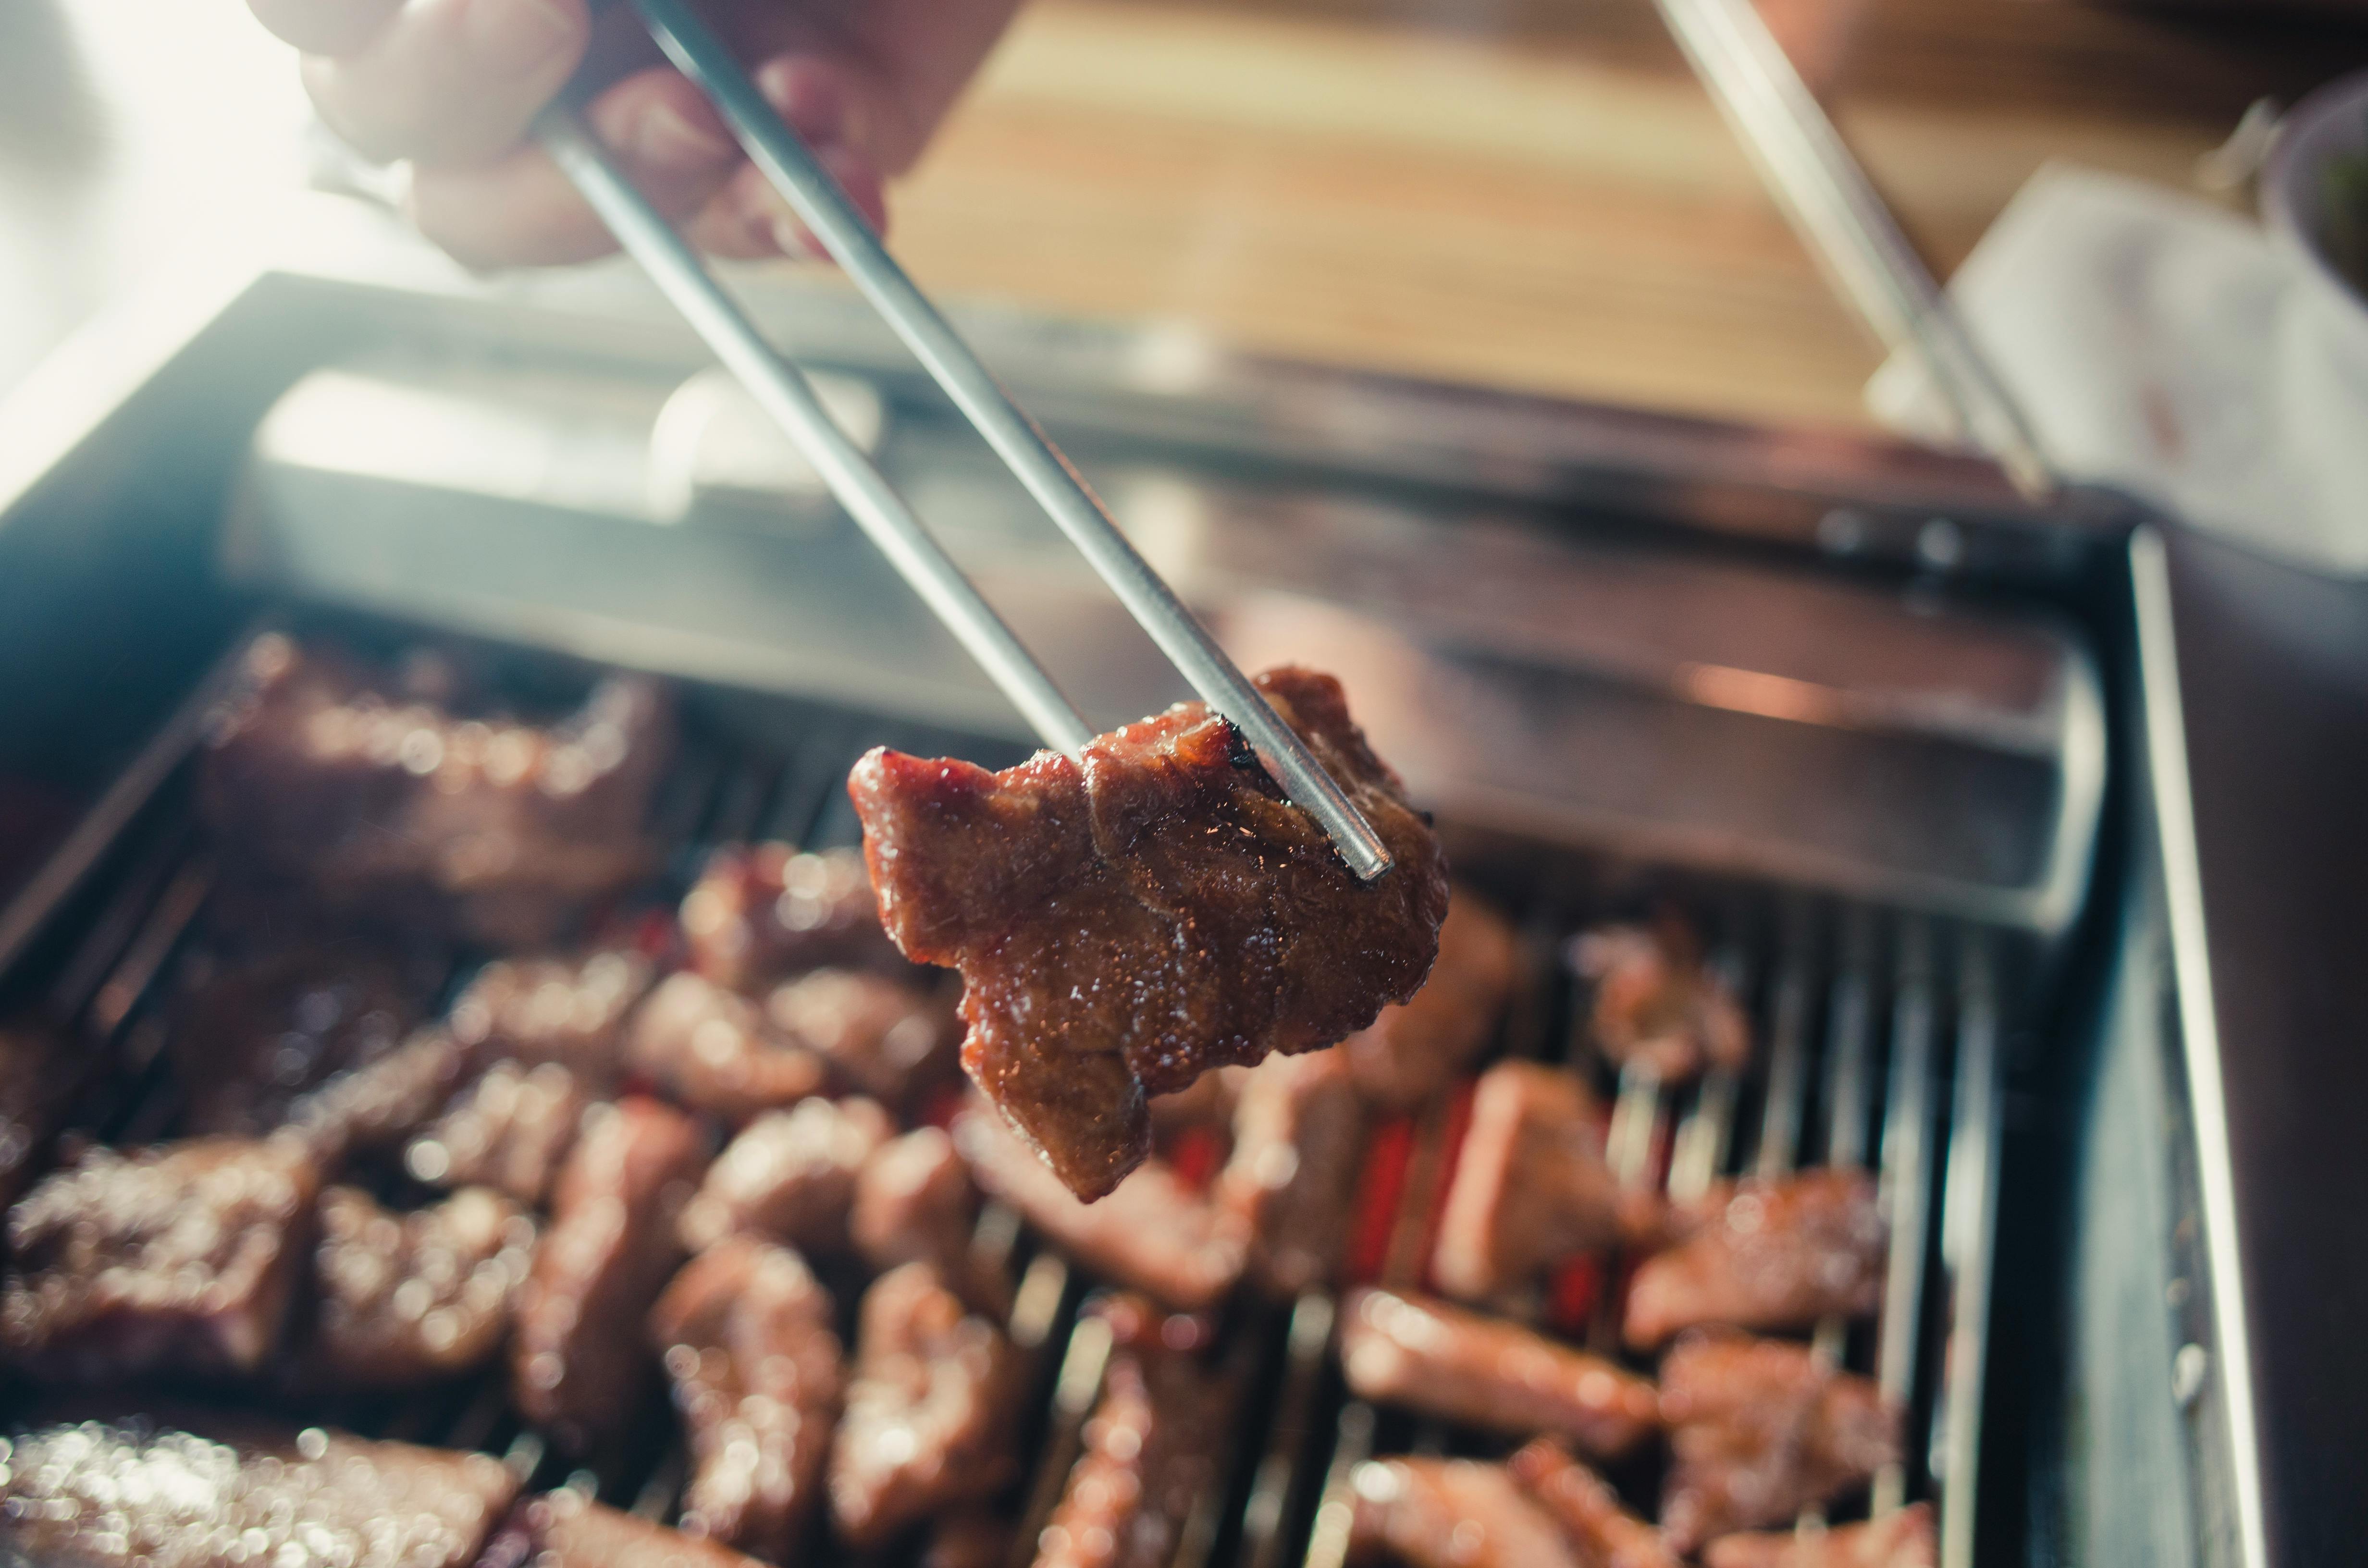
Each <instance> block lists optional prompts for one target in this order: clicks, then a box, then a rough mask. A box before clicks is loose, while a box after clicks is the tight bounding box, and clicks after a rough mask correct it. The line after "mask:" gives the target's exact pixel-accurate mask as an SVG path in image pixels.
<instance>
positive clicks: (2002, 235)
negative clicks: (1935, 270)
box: [1866, 165, 2368, 574]
mask: <svg viewBox="0 0 2368 1568" xmlns="http://www.w3.org/2000/svg"><path fill="white" fill-rule="evenodd" d="M2299 265H2300V264H2299V262H2298V261H2297V260H2296V259H2295V258H2294V257H2292V256H2288V255H2287V254H2286V253H2284V252H2283V251H2282V250H2280V249H2278V248H2276V247H2274V246H2273V245H2272V244H2271V241H2270V239H2269V237H2268V236H2267V235H2266V234H2264V233H2262V231H2261V230H2260V228H2259V227H2258V226H2256V225H2255V224H2253V223H2251V222H2248V221H2246V220H2244V219H2240V218H2237V217H2235V216H2232V215H2231V214H2229V213H2228V212H2226V211H2224V210H2221V209H2219V208H2216V207H2212V206H2208V205H2206V204H2205V203H2203V202H2201V201H2198V200H2195V199H2191V198H2188V197H2183V196H2180V195H2178V194H2177V193H2175V192H2172V191H2169V190H2166V189H2163V188H2161V187H2156V186H2151V185H2147V184H2145V183H2143V182H2141V181H2137V180H2134V179H2128V178H2124V177H2122V176H2116V175H2106V174H2099V173H2097V172H2095V171H2093V170H2089V169H2080V168H2074V167H2070V166H2066V165H2049V166H2048V167H2045V168H2043V169H2042V170H2040V172H2039V173H2038V174H2036V175H2034V176H2032V179H2031V182H2030V183H2029V184H2027V185H2025V186H2024V187H2022V189H2021V191H2019V192H2017V193H2016V195H2015V198H2014V199H2013V201H2011V202H2010V203H2009V204H2008V206H2007V210H2005V211H2004V212H2002V213H2000V214H1999V216H1998V222H1996V223H1995V224H1993V225H1992V226H1991V228H1990V231H1989V233H1987V234H1985V235H1983V236H1982V241H1981V244H1979V245H1977V246H1976V247H1975V250H1974V254H1973V255H1972V256H1969V257H1968V258H1966V261H1965V264H1964V267H1960V268H1959V269H1958V271H1957V275H1956V277H1955V278H1953V279H1952V280H1951V282H1950V284H1949V293H1950V295H1951V297H1952V299H1953V300H1954V301H1956V305H1957V309H1958V310H1959V312H1961V313H1962V315H1963V317H1964V323H1965V327H1966V330H1967V331H1968V332H1969V333H1970V334H1972V335H1973V337H1974V339H1975V342H1976V343H1977V344H1979V345H1980V347H1982V349H1983V351H1984V352H1985V353H1986V354H1987V355H1988V357H1989V358H1990V359H1991V360H1992V362H1993V363H1994V364H1995V365H1996V367H1997V369H1998V375H1999V377H2000V378H2001V379H2002V380H2003V381H2005V382H2006V384H2007V387H2008V389H2009V391H2011V392H2013V393H2014V395H2015V397H2016V398H2017V399H2018V400H2019V401H2020V402H2021V403H2022V405H2023V407H2024V408H2025V409H2026V410H2027V411H2028V413H2029V415H2030V417H2031V421H2032V424H2033V425H2034V426H2036V427H2037V429H2038V433H2039V438H2040V443H2041V445H2042V447H2043V448H2044V449H2045V451H2046V453H2047V455H2048V457H2049V459H2050V460H2051V461H2052V462H2053V464H2054V465H2055V468H2056V470H2057V472H2061V473H2064V474H2066V475H2067V476H2068V477H2071V478H2075V479H2080V480H2087V481H2092V482H2096V483H2105V484H2112V485H2115V486H2118V487H2119V488H2121V489H2123V490H2126V491H2129V492H2131V493H2132V494H2136V495H2138V496H2140V497H2142V498H2144V499H2146V500H2147V501H2150V502H2152V503H2154V504H2155V505H2157V506H2160V507H2161V508H2163V509H2164V510H2166V511H2168V512H2169V513H2171V514H2172V515H2174V516H2176V517H2180V518H2183V519H2184V520H2185V521H2187V522H2189V523H2191V524H2192V525H2194V526H2195V527H2197V528H2203V529H2206V530H2208V531H2210V532H2213V533H2216V534H2219V535H2222V536H2224V537H2226V538H2227V539H2230V540H2235V541H2237V542H2239V543H2243V544H2248V545H2250V546H2252V547H2254V548H2256V549H2258V550H2261V551H2266V552H2269V553H2271V554H2274V555H2278V556H2281V557H2283V558H2285V559H2287V560H2290V561H2294V562H2299V563H2302V564H2305V565H2308V566H2312V567H2316V568H2317V569H2319V570H2321V571H2327V572H2335V573H2342V574H2368V352H2363V349H2362V344H2363V342H2368V332H2364V331H2360V330H2357V325H2358V324H2354V323H2351V322H2346V321H2341V320H2332V319H2330V316H2329V312H2330V311H2332V310H2335V309H2340V308H2346V307H2343V306H2340V305H2339V304H2338V302H2336V301H2332V300H2331V299H2330V298H2329V297H2328V293H2327V291H2325V290H2315V289H2313V288H2312V287H2310V286H2309V285H2310V283H2311V280H2310V279H2307V278H2304V277H2302V276H2301V275H2300V273H2299V272H2298V270H2297V268H2298V267H2299ZM1866 400H1867V405H1868V407H1869V408H1870V409H1872V410H1873V413H1874V415H1875V417H1876V418H1878V419H1880V420H1882V421H1883V422H1884V424H1886V425H1888V426H1891V427H1892V428H1894V429H1896V430H1898V431H1900V432H1901V433H1903V434H1906V435H1908V436H1912V437H1917V438H1918V439H1923V440H1930V441H1936V442H1941V443H1947V442H1949V441H1951V440H1952V439H1953V438H1954V437H1955V435H1956V432H1955V429H1954V427H1953V426H1952V421H1951V419H1950V417H1949V415H1948V412H1947V408H1946V405H1945V404H1943V403H1941V401H1940V399H1939V397H1938V396H1937V395H1936V394H1935V392H1934V391H1933V388H1932V386H1931V384H1930V380H1929V379H1928V378H1927V377H1926V376H1925V375H1924V373H1923V370H1922V368H1921V367H1920V366H1919V365H1918V364H1917V363H1916V362H1915V361H1914V360H1912V359H1911V358H1908V357H1907V356H1905V355H1894V356H1893V357H1892V358H1890V359H1889V360H1888V361H1887V362H1885V363H1884V366H1883V368H1882V369H1879V370H1877V371H1876V372H1875V374H1874V377H1873V380H1872V381H1869V382H1868V383H1867V388H1866Z"/></svg>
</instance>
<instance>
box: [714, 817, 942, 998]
mask: <svg viewBox="0 0 2368 1568" xmlns="http://www.w3.org/2000/svg"><path fill="white" fill-rule="evenodd" d="M682 934H683V940H684V942H685V944H686V945H687V946H688V947H689V949H690V960H691V963H692V964H693V965H694V966H695V967H696V968H697V969H698V971H699V972H700V973H701V974H703V975H705V976H707V978H708V979H710V980H712V981H713V982H715V983H717V984H718V985H723V986H729V987H731V988H732V989H733V990H734V991H738V992H741V993H743V994H746V995H750V996H756V995H760V994H763V992H764V991H765V989H766V988H767V987H768V986H769V985H771V984H772V983H774V982H776V981H779V980H782V979H786V978H787V977H788V976H790V975H792V974H797V973H801V972H803V971H806V970H810V969H820V968H823V967H824V966H825V965H847V966H856V967H861V968H869V969H879V970H884V971H897V970H903V969H905V968H907V967H908V966H907V965H906V964H905V960H904V959H903V957H902V956H901V955H899V954H898V953H897V951H896V949H895V946H894V944H893V943H891V942H890V941H889V940H888V934H887V933H886V932H885V931H883V930H882V929H881V928H880V904H879V902H878V901H877V900H876V899H874V898H873V897H872V895H871V871H870V870H868V869H866V868H865V867H864V864H863V854H862V852H861V851H860V850H856V849H831V850H826V851H825V852H823V853H822V854H819V855H801V854H799V853H798V852H797V851H796V850H794V849H792V848H791V847H790V846H788V845H786V844H734V845H727V846H724V847H723V848H721V849H718V850H717V851H716V852H715V853H714V854H713V855H712V856H711V857H710V858H709V859H708V862H707V869H705V870H704V871H702V872H701V873H700V878H699V881H698V882H697V883H696V884H694V885H693V886H692V888H691V890H690V892H689V893H687V894H685V895H684V897H683V901H682Z"/></svg>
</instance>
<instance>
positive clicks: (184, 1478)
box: [0, 1416, 518, 1568]
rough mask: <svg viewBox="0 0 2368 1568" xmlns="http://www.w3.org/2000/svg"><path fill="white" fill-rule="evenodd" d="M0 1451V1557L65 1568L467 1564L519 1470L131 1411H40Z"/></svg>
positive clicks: (314, 1434) (478, 1458) (357, 1441)
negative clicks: (92, 1417) (113, 1415)
mask: <svg viewBox="0 0 2368 1568" xmlns="http://www.w3.org/2000/svg"><path fill="white" fill-rule="evenodd" d="M10 1448H11V1451H10V1452H9V1454H8V1462H7V1463H6V1464H5V1465H0V1560H5V1561H7V1562H28V1563H31V1562H40V1563H71V1564H75V1565H77V1568H114V1565H117V1564H120V1565H121V1568H232V1565H233V1564H247V1565H254V1564H278V1565H281V1568H326V1565H329V1564H336V1565H338V1568H466V1565H467V1564H469V1563H472V1562H475V1561H476V1560H477V1551H478V1548H479V1546H480V1544H481V1543H483V1542H484V1540H485V1538H486V1535H487V1533H488V1531H489V1530H490V1529H491V1528H492V1527H493V1525H494V1523H495V1520H497V1519H499V1518H500V1517H501V1515H502V1511H503V1510H504V1509H505V1508H507V1507H508V1506H509V1503H510V1499H511V1497H512V1496H513V1495H515V1494H516V1493H517V1491H518V1483H517V1481H516V1480H515V1479H513V1478H512V1477H511V1475H510V1472H509V1471H507V1469H505V1468H504V1467H503V1465H502V1462H501V1461H500V1460H495V1459H491V1458H488V1457H487V1456H485V1455H484V1454H461V1453H450V1452H447V1451H445V1450H442V1449H421V1448H414V1447H412V1446H411V1445H410V1444H408V1443H376V1442H369V1441H366V1440H364V1439H362V1438H359V1437H347V1436H346V1435H345V1434H344V1433H342V1432H324V1431H322V1430H321V1429H319V1428H317V1427H314V1428H312V1429H309V1430H306V1431H303V1432H288V1431H276V1430H270V1429H266V1428H263V1427H261V1426H253V1425H248V1424H244V1423H232V1422H207V1423H203V1424H202V1431H201V1432H199V1431H181V1430H176V1429H174V1428H171V1427H163V1426H158V1425H156V1424H155V1423H154V1421H152V1420H150V1419H149V1418H147V1417H145V1416H133V1417H129V1418H125V1419H121V1420H110V1421H82V1422H76V1423H74V1424H71V1425H65V1426H45V1427H42V1428H40V1429H39V1430H36V1431H31V1432H27V1433H24V1434H22V1435H21V1436H19V1437H17V1438H16V1439H15V1441H14V1443H13V1445H11V1446H10Z"/></svg>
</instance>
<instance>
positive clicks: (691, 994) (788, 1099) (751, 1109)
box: [625, 971, 829, 1122]
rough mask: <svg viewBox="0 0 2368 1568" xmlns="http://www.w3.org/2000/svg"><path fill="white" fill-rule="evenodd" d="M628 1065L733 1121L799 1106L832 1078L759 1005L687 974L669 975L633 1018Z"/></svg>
mask: <svg viewBox="0 0 2368 1568" xmlns="http://www.w3.org/2000/svg"><path fill="white" fill-rule="evenodd" d="M625 1060H626V1062H627V1065H629V1066H630V1067H631V1068H632V1070H633V1071H634V1072H636V1073H639V1074H642V1075H643V1077H645V1078H647V1079H649V1080H650V1081H651V1082H652V1083H654V1084H655V1085H657V1086H658V1088H659V1089H660V1091H661V1092H663V1093H664V1094H666V1096H667V1097H669V1098H671V1099H675V1100H678V1101H680V1102H681V1103H682V1104H684V1105H687V1106H689V1107H690V1108H692V1109H693V1110H703V1111H707V1112H709V1113H710V1114H712V1115H714V1116H720V1117H722V1118H723V1119H725V1120H727V1121H735V1122H738V1121H746V1120H747V1119H749V1118H751V1117H754V1116H758V1115H761V1114H762V1113H764V1112H766V1111H768V1110H779V1109H781V1108H785V1107H788V1106H792V1105H795V1104H797V1103H798V1101H800V1100H802V1099H804V1098H805V1097H806V1096H809V1095H813V1094H816V1093H819V1092H820V1091H821V1089H822V1087H823V1084H824V1081H825V1079H826V1078H828V1076H829V1070H828V1067H827V1065H826V1064H825V1062H824V1061H823V1059H822V1058H821V1057H819V1056H817V1055H815V1054H814V1052H813V1051H808V1050H806V1049H805V1047H803V1045H800V1044H798V1043H797V1042H796V1041H795V1040H790V1039H789V1038H787V1037H786V1036H784V1035H783V1034H782V1033H781V1032H780V1030H779V1029H776V1028H773V1027H772V1025H771V1024H769V1023H768V1022H767V1021H766V1018H765V1015H764V1012H763V1010H762V1009H761V1008H759V1007H758V1006H757V1004H756V1003H754V1002H751V1001H749V1000H748V999H747V998H746V996H743V995H741V994H739V993H737V992H734V991H726V990H724V989H723V987H722V986H720V985H717V984H716V983H714V982H712V981H710V980H705V979H702V978H700V976H698V975H696V974H692V973H689V971H685V972H683V973H680V974H672V975H668V976H667V977H666V979H665V980H664V981H663V982H661V983H659V985H658V988H657V989H656V990H655V991H653V992H651V993H650V999H649V1000H648V1001H646V1002H644V1003H643V1004H642V1008H641V1011H640V1012H638V1013H636V1014H634V1015H633V1021H632V1027H631V1028H629V1029H628V1031H627V1034H626V1042H625Z"/></svg>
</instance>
